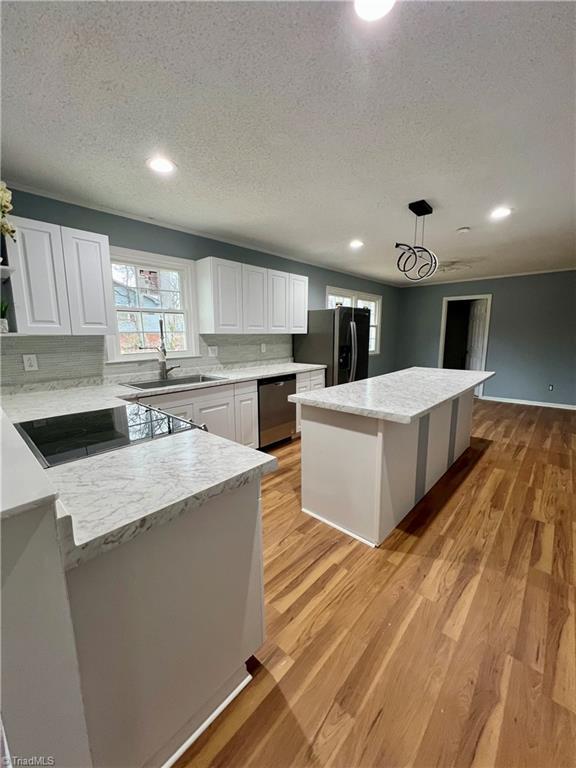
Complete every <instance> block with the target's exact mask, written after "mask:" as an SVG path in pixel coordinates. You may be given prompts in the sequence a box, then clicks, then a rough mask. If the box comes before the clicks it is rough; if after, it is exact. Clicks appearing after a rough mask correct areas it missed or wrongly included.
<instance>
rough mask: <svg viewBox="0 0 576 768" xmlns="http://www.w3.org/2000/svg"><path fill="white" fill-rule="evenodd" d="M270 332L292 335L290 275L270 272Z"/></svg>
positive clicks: (270, 270)
mask: <svg viewBox="0 0 576 768" xmlns="http://www.w3.org/2000/svg"><path fill="white" fill-rule="evenodd" d="M268 331H269V333H290V275H289V273H288V272H278V271H277V270H274V269H269V270H268Z"/></svg>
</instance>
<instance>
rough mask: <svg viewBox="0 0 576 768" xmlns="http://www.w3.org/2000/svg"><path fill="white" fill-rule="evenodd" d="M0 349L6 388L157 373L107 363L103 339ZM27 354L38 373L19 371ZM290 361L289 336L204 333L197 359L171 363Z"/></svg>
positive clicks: (151, 366)
mask: <svg viewBox="0 0 576 768" xmlns="http://www.w3.org/2000/svg"><path fill="white" fill-rule="evenodd" d="M262 344H266V351H265V352H262V351H261V345H262ZM0 346H1V357H0V363H1V365H0V386H1V387H3V388H4V389H6V390H9V389H10V390H11V389H12V388H19V387H22V386H24V387H26V386H27V385H41V384H42V383H43V382H49V381H50V382H53V381H61V382H62V384H63V385H66V383H68V384H69V385H72V384H73V383H75V382H77V383H78V384H82V383H83V381H82V380H86V383H90V384H97V383H99V382H104V381H110V380H118V379H124V378H126V377H129V376H130V375H132V376H136V378H142V374H150V373H155V372H157V370H158V364H157V363H156V361H155V360H144V361H143V360H140V361H134V362H132V363H107V362H106V344H105V339H104V337H103V336H3V337H2V336H0ZM208 346H216V347H218V354H217V356H216V357H208ZM26 354H32V355H36V356H37V358H38V370H37V371H25V370H24V363H23V361H22V355H26ZM170 359H171V361H172V360H173V358H170ZM291 359H292V336H290V335H288V334H274V335H268V334H266V335H235V336H223V335H206V336H200V356H199V357H185V358H179V359H177V360H176V361H175V362H177V363H179V364H180V365H181V366H182V369H185V370H198V369H207V368H218V367H222V366H235V367H239V366H242V365H254V364H262V363H273V362H287V361H289V360H291ZM180 372H181V371H180ZM39 388H40V387H39Z"/></svg>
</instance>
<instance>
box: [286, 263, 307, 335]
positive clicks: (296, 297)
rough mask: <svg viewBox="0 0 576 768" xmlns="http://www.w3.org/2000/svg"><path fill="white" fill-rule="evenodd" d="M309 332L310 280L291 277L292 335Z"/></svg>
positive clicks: (299, 276)
mask: <svg viewBox="0 0 576 768" xmlns="http://www.w3.org/2000/svg"><path fill="white" fill-rule="evenodd" d="M307 331H308V278H307V277H306V276H305V275H290V333H306V332H307Z"/></svg>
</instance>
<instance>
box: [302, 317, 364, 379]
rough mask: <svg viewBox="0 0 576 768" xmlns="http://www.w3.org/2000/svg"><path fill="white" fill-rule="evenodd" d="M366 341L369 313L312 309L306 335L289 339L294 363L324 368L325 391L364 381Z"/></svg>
mask: <svg viewBox="0 0 576 768" xmlns="http://www.w3.org/2000/svg"><path fill="white" fill-rule="evenodd" d="M369 337H370V310H369V309H363V308H362V309H355V308H353V307H336V309H313V310H311V311H310V312H308V333H307V334H306V335H295V336H293V339H294V362H295V363H318V364H319V365H320V364H323V365H326V366H328V367H327V368H326V386H327V387H333V386H335V385H336V384H346V383H347V382H349V381H358V380H359V379H366V378H367V377H368V342H369Z"/></svg>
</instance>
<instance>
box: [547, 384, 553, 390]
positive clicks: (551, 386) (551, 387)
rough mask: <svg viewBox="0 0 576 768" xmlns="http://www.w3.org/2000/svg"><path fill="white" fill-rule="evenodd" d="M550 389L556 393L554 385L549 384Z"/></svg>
mask: <svg viewBox="0 0 576 768" xmlns="http://www.w3.org/2000/svg"><path fill="white" fill-rule="evenodd" d="M548 389H549V390H550V392H553V391H554V384H548Z"/></svg>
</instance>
